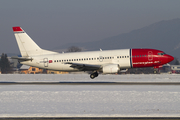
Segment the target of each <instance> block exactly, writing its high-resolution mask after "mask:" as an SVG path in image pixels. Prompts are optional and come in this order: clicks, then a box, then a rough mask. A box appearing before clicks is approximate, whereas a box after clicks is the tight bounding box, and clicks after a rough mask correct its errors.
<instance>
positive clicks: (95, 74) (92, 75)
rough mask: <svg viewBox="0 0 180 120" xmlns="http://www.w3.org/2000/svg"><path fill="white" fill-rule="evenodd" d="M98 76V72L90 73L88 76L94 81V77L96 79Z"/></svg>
mask: <svg viewBox="0 0 180 120" xmlns="http://www.w3.org/2000/svg"><path fill="white" fill-rule="evenodd" d="M97 76H98V72H97V71H96V72H94V73H92V74H91V75H90V78H91V79H94V78H95V77H97Z"/></svg>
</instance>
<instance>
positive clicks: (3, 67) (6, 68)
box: [0, 53, 11, 74]
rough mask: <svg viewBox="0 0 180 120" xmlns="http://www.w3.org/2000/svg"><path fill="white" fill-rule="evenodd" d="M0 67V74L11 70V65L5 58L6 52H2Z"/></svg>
mask: <svg viewBox="0 0 180 120" xmlns="http://www.w3.org/2000/svg"><path fill="white" fill-rule="evenodd" d="M0 68H1V73H2V74H6V73H10V72H11V66H10V62H9V60H8V58H7V54H4V53H2V55H1V59H0Z"/></svg>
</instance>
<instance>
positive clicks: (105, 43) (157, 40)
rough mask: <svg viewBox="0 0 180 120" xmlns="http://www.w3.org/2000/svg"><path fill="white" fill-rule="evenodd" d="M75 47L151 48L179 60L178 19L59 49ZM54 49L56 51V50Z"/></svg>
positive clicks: (179, 19) (90, 48)
mask: <svg viewBox="0 0 180 120" xmlns="http://www.w3.org/2000/svg"><path fill="white" fill-rule="evenodd" d="M70 46H77V47H80V48H84V49H87V50H98V49H99V48H101V49H104V50H107V49H124V48H153V49H159V50H162V51H165V52H167V53H168V54H171V55H173V56H174V57H178V58H180V55H179V54H178V53H179V52H178V51H180V18H176V19H172V20H162V21H159V22H156V23H153V24H151V25H148V26H145V27H143V28H140V29H135V30H132V31H130V32H128V33H122V34H119V35H116V36H112V37H108V38H105V39H102V40H99V41H92V42H83V43H69V44H66V45H63V46H59V47H57V48H58V49H59V48H61V49H62V48H63V49H65V48H68V47H70ZM57 48H56V49H57Z"/></svg>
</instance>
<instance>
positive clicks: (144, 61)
mask: <svg viewBox="0 0 180 120" xmlns="http://www.w3.org/2000/svg"><path fill="white" fill-rule="evenodd" d="M13 31H14V35H15V38H16V41H17V44H18V47H19V50H20V53H21V56H22V57H12V58H13V59H18V61H19V62H20V63H21V64H25V65H29V66H34V67H38V68H42V69H49V70H57V71H66V72H75V71H86V72H89V73H90V78H91V79H94V78H95V77H98V75H99V73H103V74H114V73H118V72H119V71H121V70H125V69H128V68H143V67H154V68H157V67H158V66H162V65H163V64H166V63H169V62H171V61H172V60H174V57H172V56H170V55H168V54H166V53H164V52H163V51H160V50H156V49H145V48H139V49H137V48H136V49H117V50H101V49H100V51H86V52H74V53H58V52H54V51H49V50H45V49H42V48H40V47H39V46H38V45H37V44H36V43H35V42H34V41H33V40H32V39H31V38H30V37H29V36H28V34H27V33H26V32H25V31H24V30H23V29H22V28H21V27H19V26H17V27H13Z"/></svg>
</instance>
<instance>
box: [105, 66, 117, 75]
mask: <svg viewBox="0 0 180 120" xmlns="http://www.w3.org/2000/svg"><path fill="white" fill-rule="evenodd" d="M119 70H120V67H119V65H118V64H110V65H106V66H103V68H102V71H103V73H105V74H111V73H117V72H118V71H119Z"/></svg>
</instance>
